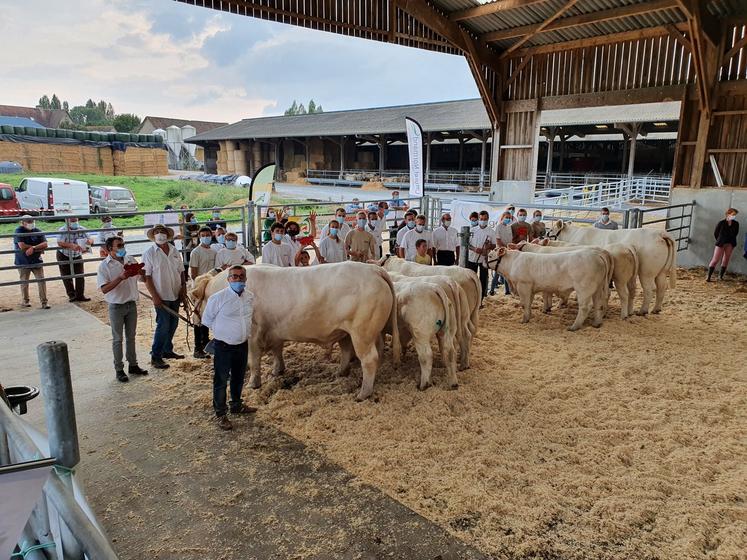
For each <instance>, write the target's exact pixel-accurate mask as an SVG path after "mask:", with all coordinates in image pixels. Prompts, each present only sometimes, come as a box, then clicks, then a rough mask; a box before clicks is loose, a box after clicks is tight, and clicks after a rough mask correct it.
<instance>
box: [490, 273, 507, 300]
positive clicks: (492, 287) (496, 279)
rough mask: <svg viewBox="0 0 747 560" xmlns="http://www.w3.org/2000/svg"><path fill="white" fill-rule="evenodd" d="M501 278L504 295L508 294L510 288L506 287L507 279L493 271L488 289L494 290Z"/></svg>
mask: <svg viewBox="0 0 747 560" xmlns="http://www.w3.org/2000/svg"><path fill="white" fill-rule="evenodd" d="M501 280H502V281H503V286H504V287H505V288H506V295H510V294H511V290H510V289H509V288H508V281H507V280H506V279H505V278H504V277H503V276H501V275H500V274H498V273H497V272H494V273H493V282H492V283H491V284H490V291H491V292H495V289H496V288H497V287H498V282H499V281H501Z"/></svg>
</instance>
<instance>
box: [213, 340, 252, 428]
mask: <svg viewBox="0 0 747 560" xmlns="http://www.w3.org/2000/svg"><path fill="white" fill-rule="evenodd" d="M248 362H249V343H248V342H242V343H241V344H226V343H225V342H223V341H222V340H216V341H215V357H214V358H213V369H214V370H215V373H214V374H213V410H215V415H216V416H225V415H226V412H228V407H226V386H228V384H229V378H230V389H231V402H230V405H231V412H236V411H238V410H240V409H241V390H242V389H243V388H244V377H245V376H246V365H247V363H248Z"/></svg>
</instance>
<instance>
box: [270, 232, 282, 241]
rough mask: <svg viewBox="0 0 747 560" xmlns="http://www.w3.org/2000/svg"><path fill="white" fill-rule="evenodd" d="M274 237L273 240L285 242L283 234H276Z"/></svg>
mask: <svg viewBox="0 0 747 560" xmlns="http://www.w3.org/2000/svg"><path fill="white" fill-rule="evenodd" d="M272 237H273V239H274V240H275V241H282V240H283V234H282V233H275V234H273V236H272Z"/></svg>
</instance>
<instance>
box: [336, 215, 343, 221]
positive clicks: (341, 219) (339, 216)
mask: <svg viewBox="0 0 747 560" xmlns="http://www.w3.org/2000/svg"><path fill="white" fill-rule="evenodd" d="M335 217H336V218H337V219H338V220H340V221H344V220H345V214H338V215H337V216H335Z"/></svg>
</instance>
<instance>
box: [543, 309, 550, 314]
mask: <svg viewBox="0 0 747 560" xmlns="http://www.w3.org/2000/svg"><path fill="white" fill-rule="evenodd" d="M550 311H551V309H543V310H542V313H544V314H545V315H549V314H550Z"/></svg>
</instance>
